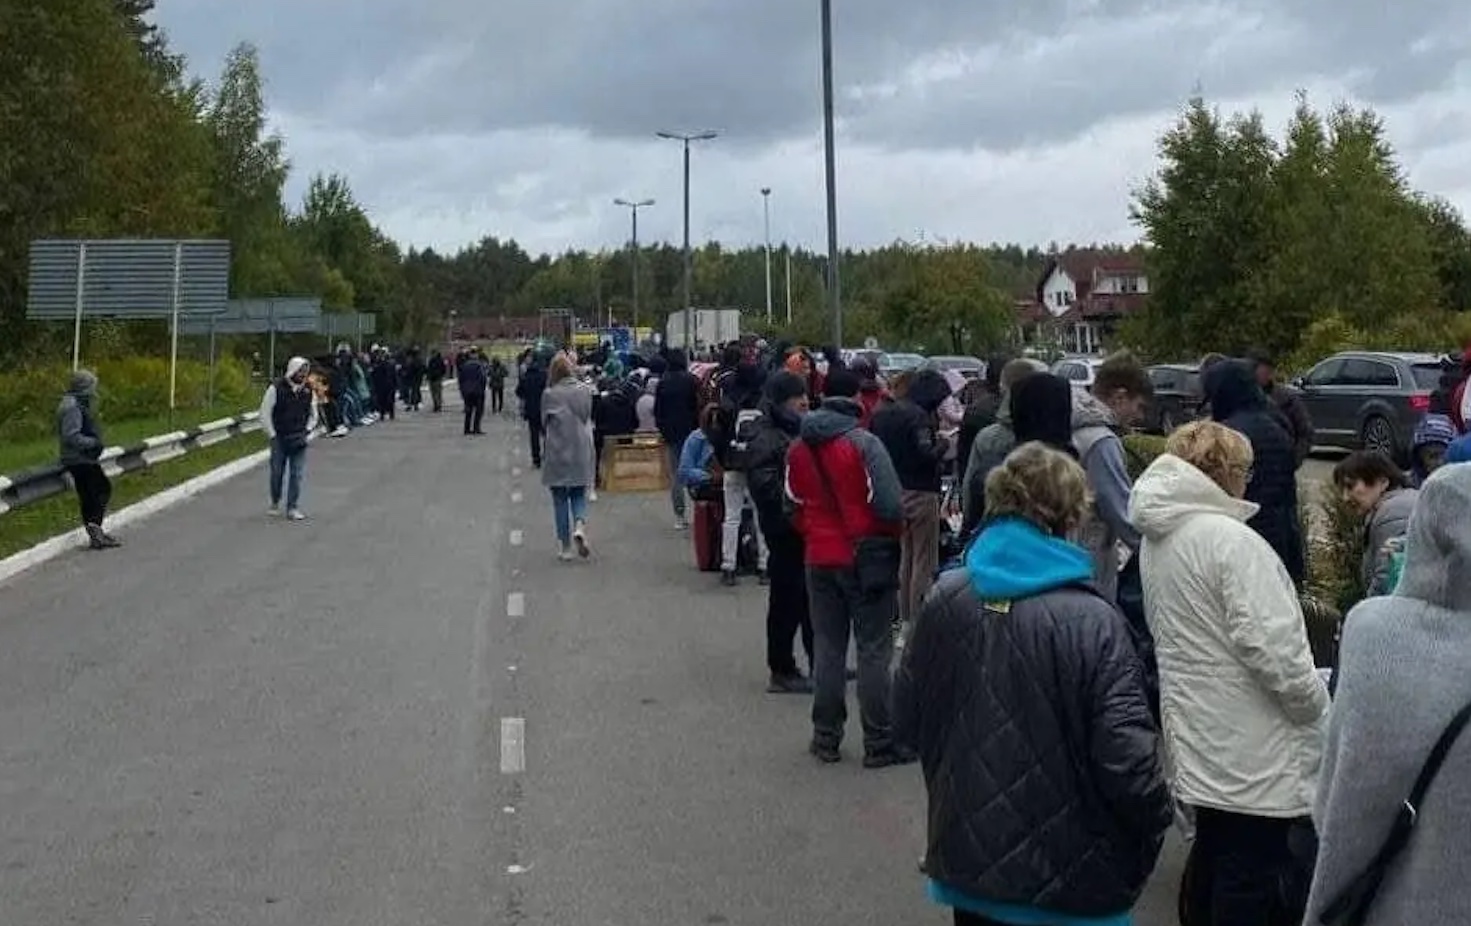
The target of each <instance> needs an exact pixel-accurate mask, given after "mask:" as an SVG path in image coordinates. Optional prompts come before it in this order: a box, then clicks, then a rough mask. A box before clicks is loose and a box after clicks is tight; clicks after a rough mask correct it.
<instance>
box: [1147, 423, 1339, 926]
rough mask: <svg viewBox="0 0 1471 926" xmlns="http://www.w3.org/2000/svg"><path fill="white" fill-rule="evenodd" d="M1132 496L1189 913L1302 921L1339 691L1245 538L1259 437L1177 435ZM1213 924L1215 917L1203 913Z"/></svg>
mask: <svg viewBox="0 0 1471 926" xmlns="http://www.w3.org/2000/svg"><path fill="white" fill-rule="evenodd" d="M1166 450H1167V452H1166V453H1165V454H1163V455H1161V456H1160V457H1159V458H1158V459H1156V460H1155V461H1154V463H1152V464H1151V465H1150V467H1149V468H1148V469H1147V470H1145V471H1144V474H1143V475H1142V476H1140V477H1139V481H1138V482H1137V483H1136V484H1135V485H1134V491H1133V496H1132V499H1131V501H1130V504H1129V517H1130V520H1131V521H1133V523H1134V525H1135V526H1136V527H1137V528H1138V529H1139V532H1140V534H1141V535H1143V545H1142V547H1141V552H1140V557H1141V559H1140V575H1141V577H1142V579H1143V586H1144V609H1145V615H1146V616H1147V618H1148V621H1149V627H1150V630H1151V632H1152V633H1153V635H1154V643H1155V656H1156V658H1157V660H1158V662H1159V680H1160V705H1161V714H1162V718H1163V725H1164V732H1165V742H1166V745H1167V746H1168V748H1169V750H1170V755H1171V759H1172V760H1173V762H1172V764H1173V766H1174V779H1175V781H1174V784H1175V794H1176V797H1178V798H1179V799H1180V800H1181V801H1182V802H1183V803H1185V804H1187V805H1189V806H1190V807H1192V808H1194V810H1195V825H1196V837H1195V844H1194V846H1193V848H1192V853H1191V866H1190V872H1191V877H1190V878H1188V879H1187V882H1186V888H1185V894H1186V896H1185V897H1184V898H1183V901H1184V904H1183V905H1184V906H1185V907H1186V908H1187V909H1190V910H1194V911H1197V915H1204V918H1202V919H1199V920H1198V921H1199V922H1209V923H1212V924H1214V926H1248V924H1249V926H1261V924H1270V923H1279V922H1281V923H1285V922H1294V923H1296V922H1301V921H1302V912H1303V906H1304V904H1305V902H1306V896H1305V895H1306V886H1307V885H1306V880H1307V876H1308V874H1309V871H1308V869H1307V867H1306V865H1305V862H1306V860H1305V859H1301V858H1299V857H1298V856H1297V855H1296V854H1295V853H1294V851H1293V849H1292V847H1293V846H1294V845H1296V844H1297V840H1298V838H1299V837H1301V838H1304V839H1306V840H1308V841H1309V842H1310V833H1311V821H1310V820H1309V814H1310V812H1311V810H1312V807H1313V796H1314V788H1315V784H1316V779H1317V774H1318V766H1319V763H1320V762H1321V758H1322V750H1323V736H1324V723H1325V720H1326V714H1327V710H1328V691H1327V688H1326V686H1325V685H1324V683H1323V681H1322V679H1320V678H1319V676H1318V673H1317V671H1316V670H1315V669H1314V667H1313V655H1312V651H1311V650H1310V649H1309V647H1308V638H1307V631H1306V628H1305V625H1304V622H1303V615H1302V608H1301V606H1300V605H1299V604H1298V598H1297V592H1296V590H1295V589H1294V587H1293V584H1292V578H1291V577H1290V576H1289V575H1288V573H1287V568H1286V567H1285V566H1284V565H1283V564H1282V561H1281V560H1280V559H1279V558H1278V556H1277V554H1276V553H1275V552H1273V550H1272V547H1271V546H1270V545H1269V544H1268V543H1267V541H1266V540H1264V539H1262V536H1261V535H1260V534H1258V533H1257V532H1256V531H1255V530H1253V529H1252V528H1250V527H1248V526H1247V523H1246V522H1247V521H1249V520H1250V519H1251V518H1252V517H1253V516H1255V515H1256V513H1257V508H1258V506H1257V505H1255V504H1254V503H1252V502H1248V501H1244V500H1243V496H1244V495H1245V494H1246V487H1247V485H1249V484H1250V482H1251V475H1252V445H1251V443H1250V441H1248V440H1247V438H1246V437H1245V436H1244V435H1242V434H1240V433H1238V432H1236V431H1233V430H1231V429H1230V428H1228V427H1226V426H1225V425H1222V424H1218V423H1216V422H1211V421H1197V422H1193V423H1191V424H1188V425H1186V426H1185V427H1183V428H1180V429H1179V430H1177V431H1175V432H1174V434H1172V435H1171V436H1170V439H1169V442H1168V444H1167V445H1166ZM1206 911H1209V912H1208V915H1205V914H1206Z"/></svg>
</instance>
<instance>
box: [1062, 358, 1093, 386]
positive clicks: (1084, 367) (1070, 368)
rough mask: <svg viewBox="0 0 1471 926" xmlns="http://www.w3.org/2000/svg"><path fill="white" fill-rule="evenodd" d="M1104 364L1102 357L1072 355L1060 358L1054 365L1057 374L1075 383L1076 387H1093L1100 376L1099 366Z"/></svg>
mask: <svg viewBox="0 0 1471 926" xmlns="http://www.w3.org/2000/svg"><path fill="white" fill-rule="evenodd" d="M1102 365H1103V360H1102V358H1100V357H1072V358H1069V359H1066V360H1059V361H1057V362H1056V363H1054V364H1053V365H1052V372H1053V374H1054V375H1056V376H1061V377H1062V378H1063V379H1065V380H1067V381H1068V382H1070V383H1072V384H1073V388H1074V389H1091V388H1092V387H1093V381H1094V380H1095V379H1097V378H1098V368H1099V367H1100V366H1102Z"/></svg>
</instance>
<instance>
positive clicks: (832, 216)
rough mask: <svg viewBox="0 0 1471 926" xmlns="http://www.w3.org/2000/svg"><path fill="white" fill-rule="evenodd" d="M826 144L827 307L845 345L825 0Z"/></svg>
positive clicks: (836, 339)
mask: <svg viewBox="0 0 1471 926" xmlns="http://www.w3.org/2000/svg"><path fill="white" fill-rule="evenodd" d="M822 141H823V159H824V161H825V162H826V168H827V304H828V309H829V310H830V311H831V312H832V315H833V346H834V347H837V348H841V347H842V346H843V301H842V295H841V293H842V290H841V288H840V287H841V281H840V280H839V279H838V177H837V175H838V171H837V163H836V162H837V159H836V157H835V156H834V153H833V2H832V0H822Z"/></svg>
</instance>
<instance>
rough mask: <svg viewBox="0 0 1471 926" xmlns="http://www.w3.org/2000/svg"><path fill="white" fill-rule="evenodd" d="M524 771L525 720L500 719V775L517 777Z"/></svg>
mask: <svg viewBox="0 0 1471 926" xmlns="http://www.w3.org/2000/svg"><path fill="white" fill-rule="evenodd" d="M524 771H526V719H525V718H523V717H502V718H501V774H502V775H519V774H521V773H522V772H524Z"/></svg>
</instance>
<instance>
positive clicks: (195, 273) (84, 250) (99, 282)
mask: <svg viewBox="0 0 1471 926" xmlns="http://www.w3.org/2000/svg"><path fill="white" fill-rule="evenodd" d="M176 288H177V293H178V312H179V314H180V315H219V314H222V313H224V312H225V310H226V303H227V302H228V300H229V293H230V242H228V241H216V240H204V239H188V240H182V239H159V238H122V239H102V240H91V241H88V240H76V239H47V240H42V241H33V242H31V264H30V282H29V286H28V290H27V295H26V317H27V318H32V319H43V320H44V319H72V318H75V317H76V315H77V302H78V297H79V296H80V299H81V310H82V314H83V315H90V316H94V317H111V318H168V317H170V316H171V315H172V314H173V312H174V296H175V291H176Z"/></svg>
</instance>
